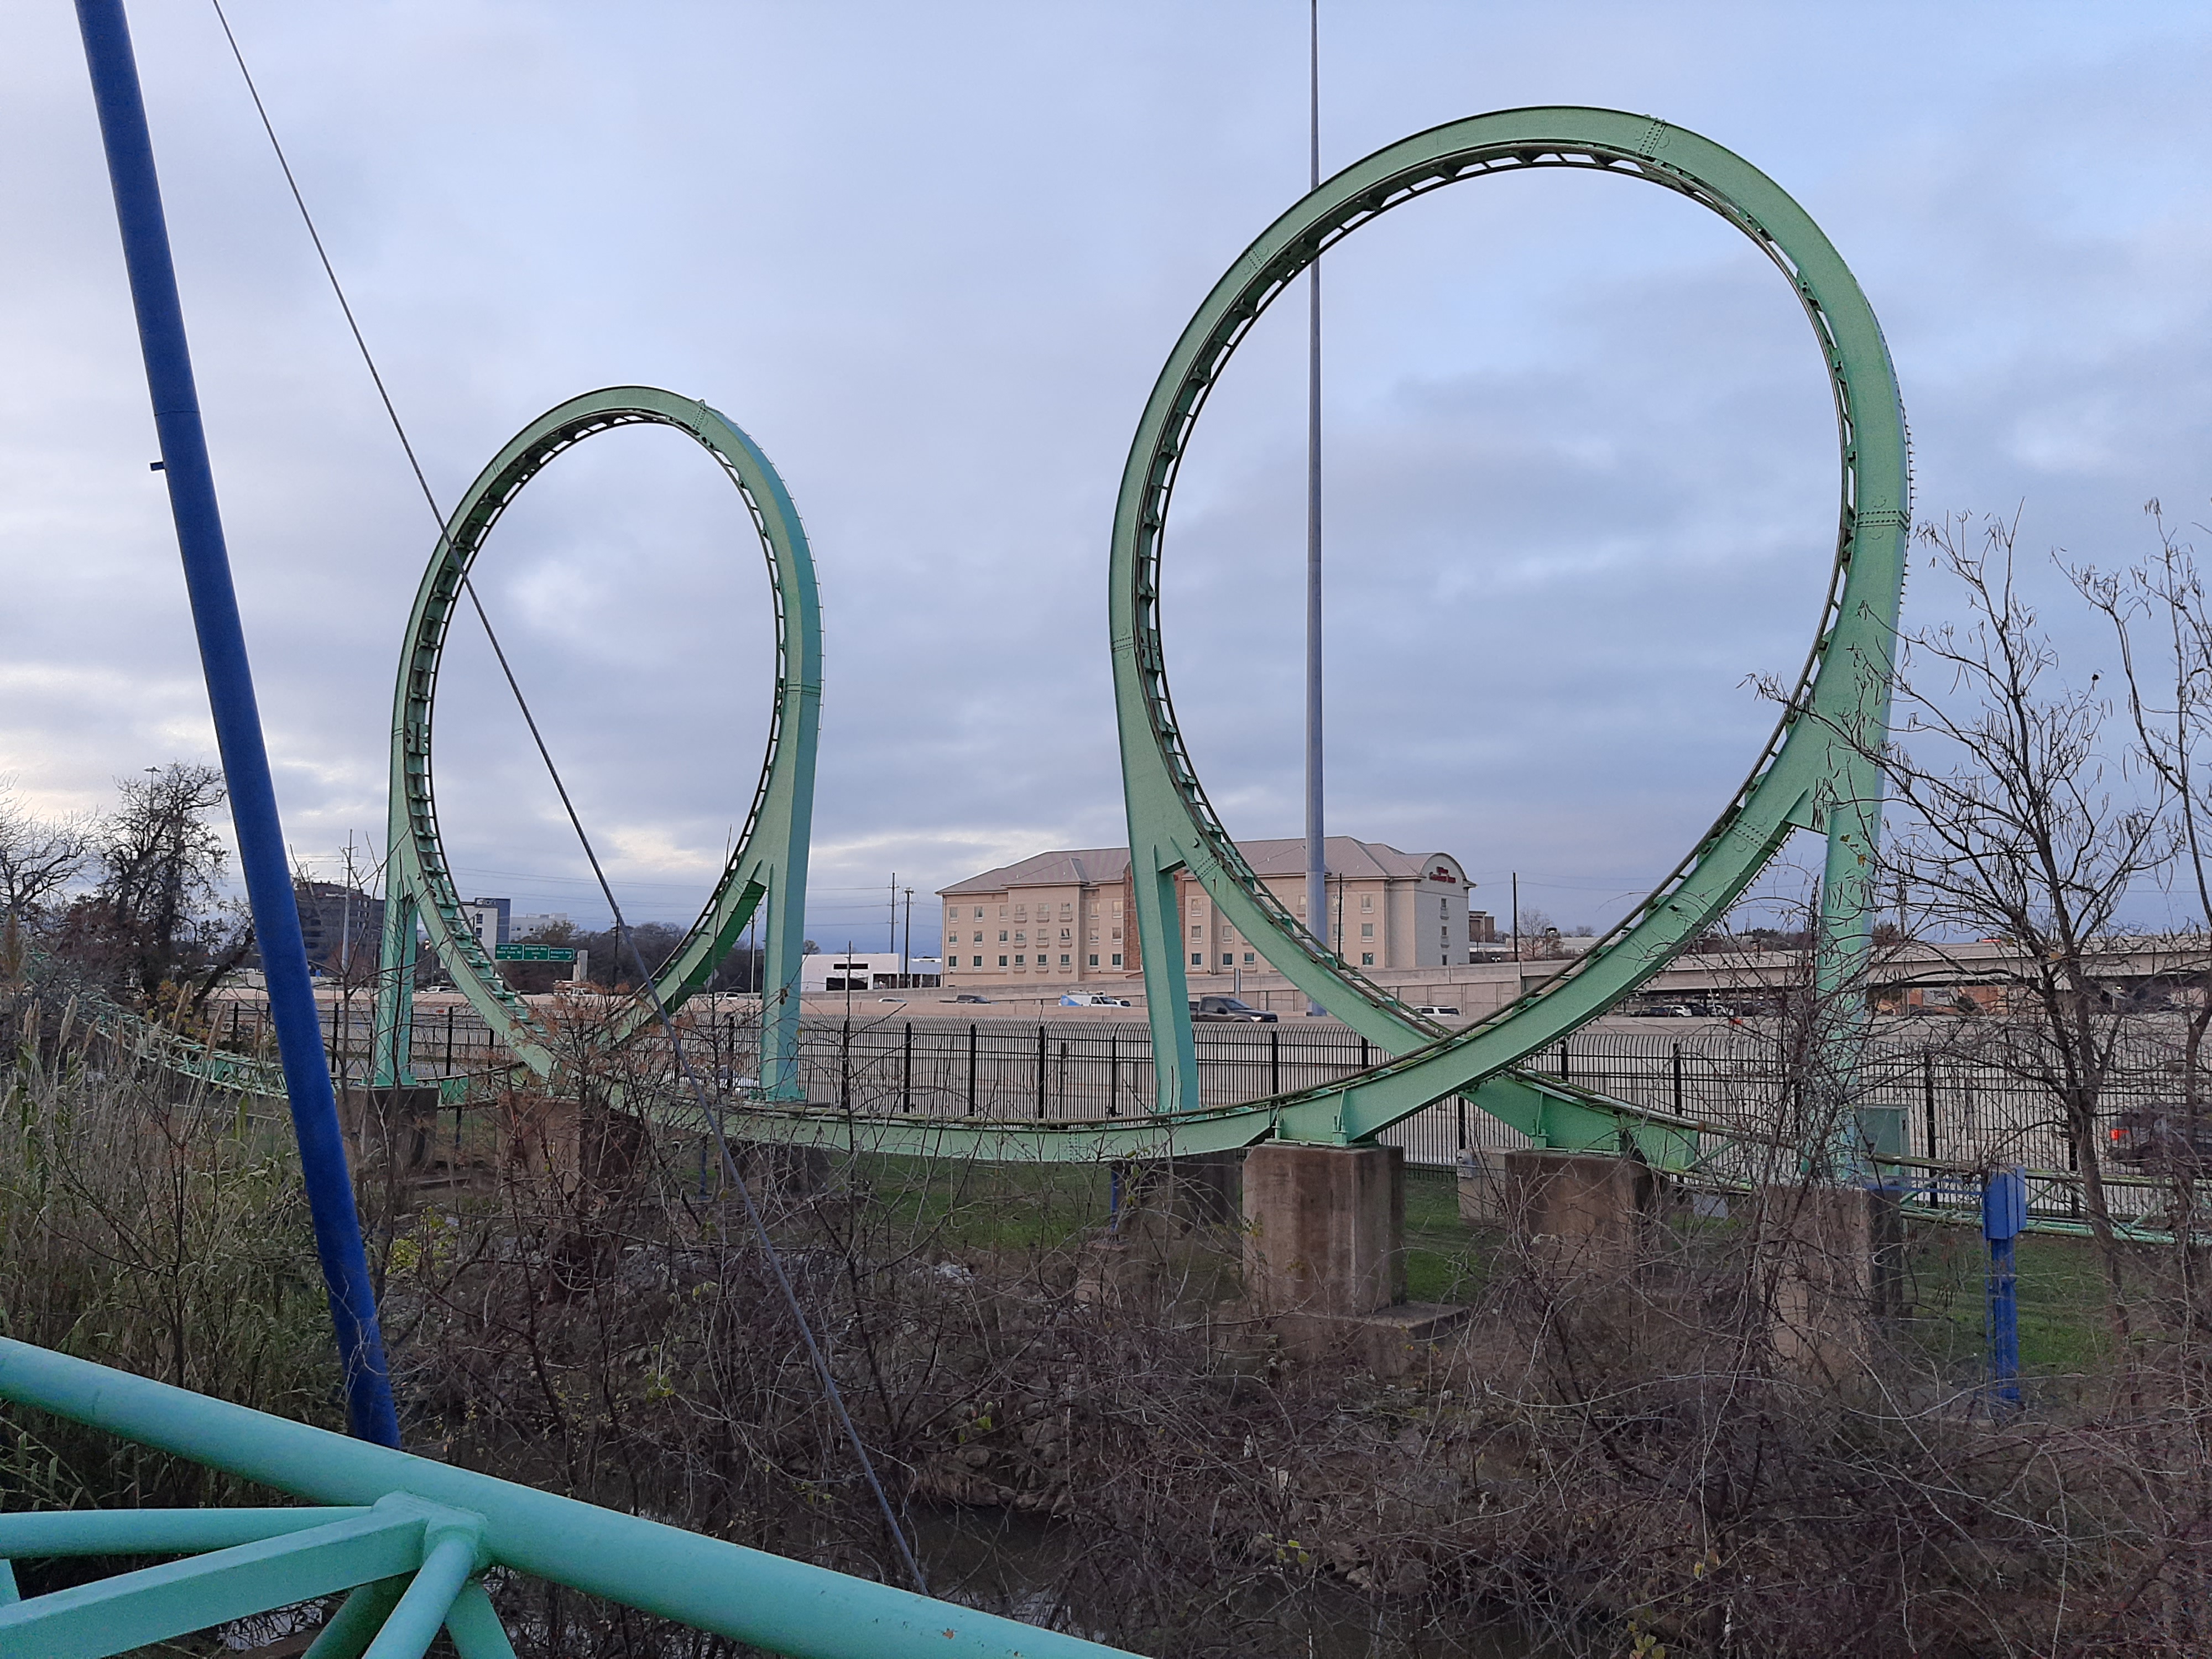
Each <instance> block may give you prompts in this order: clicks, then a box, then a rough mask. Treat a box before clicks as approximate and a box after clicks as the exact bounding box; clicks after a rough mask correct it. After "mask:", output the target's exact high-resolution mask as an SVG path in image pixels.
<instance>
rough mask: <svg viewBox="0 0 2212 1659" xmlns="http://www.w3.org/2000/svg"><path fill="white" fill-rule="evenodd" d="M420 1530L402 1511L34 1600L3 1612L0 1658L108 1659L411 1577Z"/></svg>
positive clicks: (415, 1516) (416, 1519)
mask: <svg viewBox="0 0 2212 1659" xmlns="http://www.w3.org/2000/svg"><path fill="white" fill-rule="evenodd" d="M179 1392H181V1390H179ZM233 1409H238V1408H237V1407H233ZM318 1432H319V1431H318ZM330 1438H331V1439H333V1440H337V1439H339V1438H340V1437H338V1436H337V1435H331V1436H330ZM356 1443H357V1444H365V1442H356ZM379 1449H381V1448H379ZM386 1455H390V1456H399V1455H404V1454H400V1453H397V1452H392V1453H387V1454H386ZM422 1527H423V1520H422V1514H421V1513H420V1512H419V1510H410V1509H409V1508H406V1507H394V1508H392V1509H391V1510H386V1511H383V1512H380V1513H377V1514H374V1515H364V1516H356V1518H354V1519H352V1520H349V1521H338V1522H332V1523H331V1524H330V1525H329V1526H325V1527H315V1528H310V1529H309V1530H307V1531H306V1532H298V1533H290V1534H286V1535H284V1536H283V1537H281V1538H264V1539H263V1540H261V1541H258V1543H252V1544H240V1545H239V1546H237V1547H234V1548H232V1549H225V1550H217V1551H216V1552H214V1553H212V1554H208V1555H195V1556H192V1557H190V1558H189V1559H185V1560H182V1561H171V1562H168V1563H167V1564H165V1565H161V1566H158V1567H148V1568H146V1569H144V1570H143V1571H138V1572H126V1573H124V1574H121V1575H119V1576H118V1577H113V1578H103V1579H100V1581H99V1582H98V1583H91V1584H80V1585H78V1586H77V1587H76V1588H75V1589H65V1590H58V1591H56V1592H55V1593H54V1594H53V1595H34V1596H33V1597H32V1598H31V1599H30V1600H29V1601H18V1602H16V1603H15V1605H14V1606H13V1607H7V1608H4V1609H0V1659H109V1656H111V1655H113V1654H118V1653H127V1652H129V1651H130V1650H131V1649H133V1648H138V1647H144V1646H146V1645H147V1644H149V1643H153V1642H166V1641H168V1640H170V1639H171V1638H175V1637H179V1636H185V1635H189V1634H190V1633H191V1632H193V1631H196V1630H206V1629H208V1628H209V1627H210V1626H214V1625H220V1624H223V1623H226V1622H228V1620H233V1619H243V1618H245V1617H246V1616H247V1615H248V1614H250V1613H264V1612H266V1611H268V1609H270V1607H287V1606H289V1605H290V1604H291V1603H292V1602H295V1601H307V1600H310V1599H311V1598H313V1597H314V1596H318V1595H331V1594H332V1593H334V1592H335V1591H337V1590H342V1589H352V1588H353V1587H354V1586H355V1585H356V1584H362V1583H368V1581H370V1580H371V1579H374V1578H387V1577H391V1576H392V1575H393V1574H394V1573H400V1572H406V1571H411V1570H412V1569H413V1568H414V1567H415V1566H416V1565H417V1564H419V1563H420V1562H421V1560H422Z"/></svg>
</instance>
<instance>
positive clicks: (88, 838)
mask: <svg viewBox="0 0 2212 1659" xmlns="http://www.w3.org/2000/svg"><path fill="white" fill-rule="evenodd" d="M93 848H94V837H93V833H92V826H91V825H90V824H89V823H87V822H86V821H85V820H84V819H83V818H81V817H71V818H39V817H33V816H32V815H31V814H30V813H28V812H27V811H24V810H23V809H22V808H21V806H20V805H18V804H17V803H16V802H15V799H13V797H12V795H11V793H9V790H8V786H7V783H6V782H5V781H0V905H4V906H5V907H6V924H5V925H6V939H5V944H4V960H5V962H6V963H8V964H9V965H10V966H11V967H12V965H13V964H15V963H16V962H17V961H18V960H19V959H20V957H21V933H22V929H23V927H24V925H25V924H26V923H27V922H28V921H31V920H32V919H33V917H34V916H36V915H38V914H39V913H40V911H41V910H42V909H43V908H45V907H46V904H47V902H49V901H51V900H52V898H53V897H54V896H56V895H57V894H58V893H59V892H61V890H63V889H64V888H65V887H67V886H68V885H69V884H70V882H71V881H72V880H73V879H75V878H76V876H77V874H78V873H79V872H82V870H83V869H84V867H85V866H86V865H87V864H88V863H89V862H91V860H92V854H93Z"/></svg>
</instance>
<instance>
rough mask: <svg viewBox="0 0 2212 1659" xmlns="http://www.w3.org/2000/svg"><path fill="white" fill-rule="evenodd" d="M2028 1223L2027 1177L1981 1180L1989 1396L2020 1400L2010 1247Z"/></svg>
mask: <svg viewBox="0 0 2212 1659" xmlns="http://www.w3.org/2000/svg"><path fill="white" fill-rule="evenodd" d="M2026 1226H2027V1176H2026V1175H2025V1174H2024V1173H2023V1172H2022V1171H2021V1170H2019V1169H2017V1168H2015V1169H2010V1170H1994V1171H1992V1172H1991V1173H1990V1174H1989V1175H1987V1176H1984V1177H1983V1180H1982V1237H1984V1238H1985V1239H1987V1240H1988V1241H1989V1243H1990V1283H1989V1297H1990V1304H1989V1305H1990V1401H1992V1402H1993V1403H1994V1404H1996V1405H1997V1406H1999V1407H2004V1408H2010V1407H2016V1406H2018V1405H2019V1404H2020V1295H2019V1289H2018V1285H2017V1283H2016V1282H2015V1277H2014V1273H2013V1245H2014V1243H2015V1240H2017V1239H2018V1238H2019V1237H2020V1235H2021V1231H2022V1230H2023V1229H2025V1228H2026Z"/></svg>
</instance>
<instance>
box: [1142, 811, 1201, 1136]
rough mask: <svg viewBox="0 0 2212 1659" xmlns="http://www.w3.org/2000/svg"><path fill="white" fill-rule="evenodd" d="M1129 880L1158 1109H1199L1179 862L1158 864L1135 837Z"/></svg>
mask: <svg viewBox="0 0 2212 1659" xmlns="http://www.w3.org/2000/svg"><path fill="white" fill-rule="evenodd" d="M1129 845H1130V849H1131V850H1130V854H1129V858H1130V864H1129V885H1130V886H1131V888H1132V889H1133V890H1134V892H1135V895H1136V898H1135V903H1136V907H1137V915H1136V924H1137V954H1138V958H1139V960H1140V961H1141V962H1142V963H1144V968H1145V1018H1146V1020H1147V1021H1148V1022H1149V1023H1150V1024H1151V1025H1152V1064H1153V1066H1154V1068H1155V1081H1156V1085H1157V1090H1158V1099H1157V1100H1156V1101H1155V1103H1154V1104H1153V1108H1152V1109H1153V1110H1154V1111H1156V1112H1162V1113H1166V1112H1185V1111H1192V1110H1194V1109H1196V1108H1197V1106H1198V1103H1199V1100H1198V1049H1197V1046H1196V1044H1195V1043H1194V1042H1193V1041H1192V1039H1191V1030H1190V1005H1189V994H1188V988H1187V987H1188V981H1187V980H1186V979H1185V977H1184V975H1183V966H1182V953H1183V920H1182V905H1181V904H1180V902H1178V901H1177V899H1176V869H1177V868H1178V867H1179V866H1176V865H1170V866H1167V867H1166V868H1164V869H1162V868H1157V867H1155V866H1154V864H1153V862H1152V854H1151V851H1150V849H1146V853H1145V854H1144V855H1143V861H1142V862H1139V852H1138V850H1137V849H1138V848H1140V847H1142V846H1143V843H1142V842H1136V841H1132V842H1130V843H1129Z"/></svg>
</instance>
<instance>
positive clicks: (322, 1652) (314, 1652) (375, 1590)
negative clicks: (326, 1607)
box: [303, 1578, 408, 1659]
mask: <svg viewBox="0 0 2212 1659" xmlns="http://www.w3.org/2000/svg"><path fill="white" fill-rule="evenodd" d="M407 1583H408V1581H407V1580H406V1579H405V1578H380V1579H378V1580H377V1581H376V1583H373V1584H363V1585H362V1586H361V1587H360V1588H359V1589H356V1590H355V1591H354V1593H353V1594H352V1595H349V1596H347V1597H346V1599H345V1600H344V1601H343V1602H341V1603H340V1604H339V1607H338V1610H337V1612H336V1613H332V1614H331V1617H330V1622H329V1623H327V1624H325V1626H323V1628H322V1631H321V1632H320V1633H319V1634H318V1635H317V1636H316V1638H315V1639H314V1641H313V1642H312V1643H311V1644H308V1648H307V1653H306V1654H305V1655H304V1656H303V1659H361V1656H362V1654H364V1653H366V1652H368V1644H370V1643H371V1642H374V1640H375V1639H376V1632H378V1631H380V1630H381V1629H382V1628H383V1627H384V1621H385V1620H386V1618H387V1617H388V1616H389V1615H390V1613H391V1612H392V1608H394V1607H398V1605H399V1598H400V1597H401V1596H402V1595H405V1594H406V1593H407Z"/></svg>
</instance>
